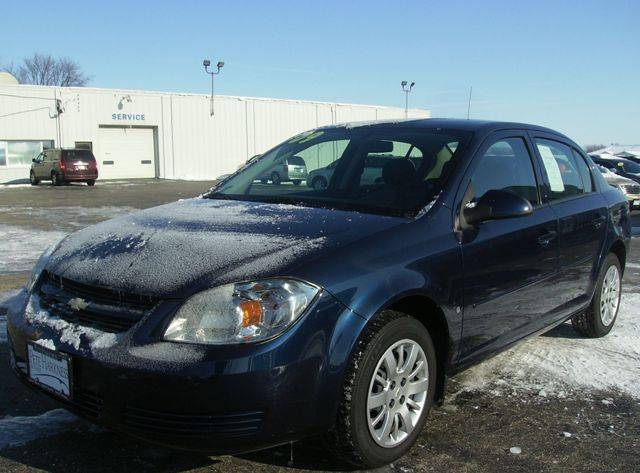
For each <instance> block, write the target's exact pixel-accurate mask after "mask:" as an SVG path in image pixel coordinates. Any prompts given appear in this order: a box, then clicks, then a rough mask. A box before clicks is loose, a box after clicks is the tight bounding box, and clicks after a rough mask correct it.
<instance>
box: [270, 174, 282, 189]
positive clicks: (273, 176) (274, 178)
mask: <svg viewBox="0 0 640 473" xmlns="http://www.w3.org/2000/svg"><path fill="white" fill-rule="evenodd" d="M271 182H272V183H273V184H274V185H276V186H279V185H280V183H281V182H282V178H281V177H280V174H278V173H277V172H274V173H272V174H271Z"/></svg>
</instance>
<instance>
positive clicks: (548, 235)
mask: <svg viewBox="0 0 640 473" xmlns="http://www.w3.org/2000/svg"><path fill="white" fill-rule="evenodd" d="M557 236H558V232H556V231H555V230H549V231H546V232H545V233H543V234H542V235H540V236H539V237H538V245H540V246H549V244H550V243H551V242H552V241H553V240H555V239H556V238H557Z"/></svg>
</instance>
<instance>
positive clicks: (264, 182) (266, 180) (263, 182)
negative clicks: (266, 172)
mask: <svg viewBox="0 0 640 473" xmlns="http://www.w3.org/2000/svg"><path fill="white" fill-rule="evenodd" d="M268 182H269V179H260V183H261V184H266V183H268Z"/></svg>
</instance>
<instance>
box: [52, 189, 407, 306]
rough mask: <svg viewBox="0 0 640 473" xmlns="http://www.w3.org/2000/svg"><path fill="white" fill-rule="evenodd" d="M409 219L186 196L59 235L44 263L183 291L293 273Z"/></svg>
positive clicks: (100, 279) (170, 292) (118, 284)
mask: <svg viewBox="0 0 640 473" xmlns="http://www.w3.org/2000/svg"><path fill="white" fill-rule="evenodd" d="M407 221H408V219H404V218H399V217H387V216H378V215H371V214H363V213H357V212H346V211H338V210H329V209H321V208H309V207H300V206H293V205H283V204H266V203H257V202H241V201H228V200H212V199H203V198H196V199H188V200H183V201H179V202H176V203H172V204H167V205H163V206H160V207H154V208H151V209H147V210H142V211H139V212H136V213H133V214H130V215H127V216H123V217H119V218H116V219H113V220H109V221H106V222H102V223H99V224H97V225H93V226H91V227H87V228H85V229H83V230H80V231H79V232H76V233H73V234H71V235H69V236H68V237H67V238H65V239H64V240H63V241H62V242H61V243H60V244H59V245H58V247H57V248H56V249H55V251H54V252H53V253H52V254H51V257H50V259H49V262H48V264H47V265H46V269H47V270H48V271H49V272H50V273H51V274H54V275H56V276H59V277H63V278H68V279H70V280H73V281H76V282H80V283H83V284H88V285H95V286H101V287H106V288H109V289H112V290H117V291H122V292H126V293H136V294H145V295H152V296H160V297H183V296H185V295H188V293H192V292H195V291H197V290H201V289H202V288H204V287H211V286H213V285H218V284H223V283H226V282H231V281H238V280H247V279H250V278H260V277H270V276H276V275H286V274H291V273H290V272H288V271H289V270H291V269H292V268H294V267H295V266H296V265H301V264H305V263H306V262H308V261H310V260H311V259H313V258H314V257H316V256H317V255H318V254H320V253H322V252H325V251H327V250H329V249H330V248H332V247H336V246H341V245H344V244H348V243H351V242H353V241H356V240H357V239H360V238H363V237H365V236H368V235H371V234H372V233H377V232H379V231H384V230H386V229H388V228H390V227H392V226H395V225H400V224H403V223H405V222H407Z"/></svg>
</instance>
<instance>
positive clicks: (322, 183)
mask: <svg viewBox="0 0 640 473" xmlns="http://www.w3.org/2000/svg"><path fill="white" fill-rule="evenodd" d="M328 185H329V184H328V183H327V180H326V179H325V178H324V177H316V178H314V179H313V181H312V182H311V187H313V188H314V189H315V190H317V191H323V190H325V189H326V188H327V186H328Z"/></svg>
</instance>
